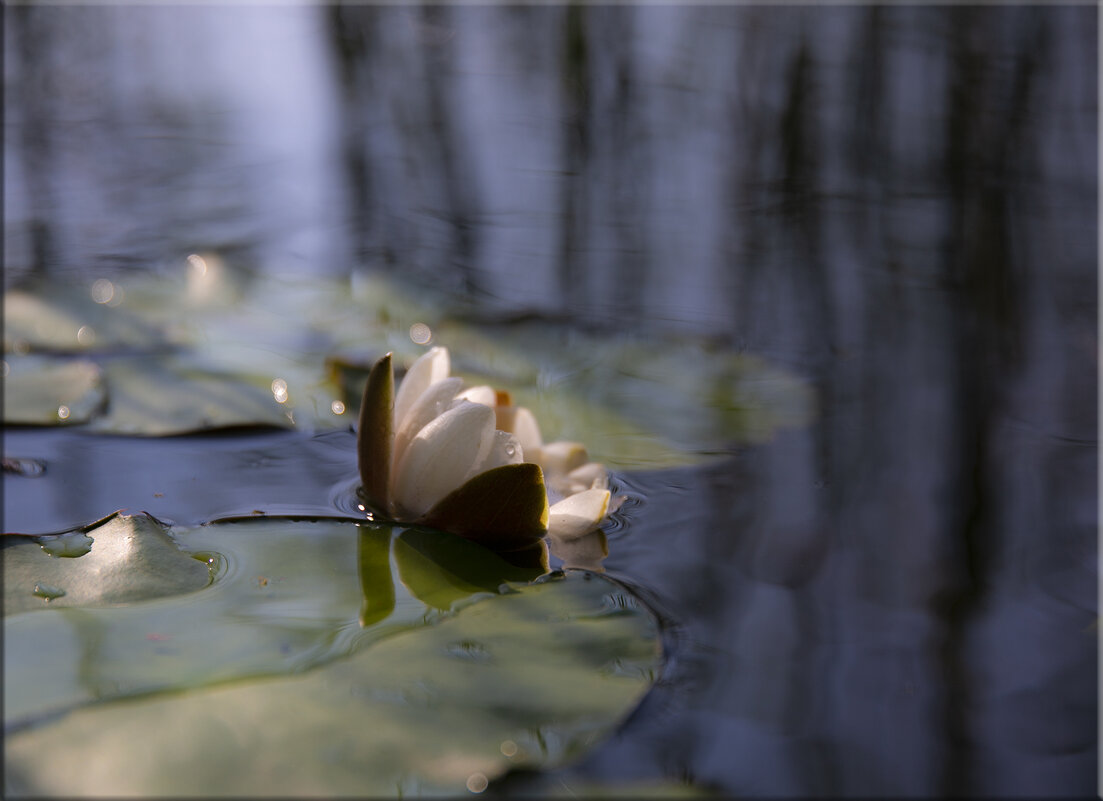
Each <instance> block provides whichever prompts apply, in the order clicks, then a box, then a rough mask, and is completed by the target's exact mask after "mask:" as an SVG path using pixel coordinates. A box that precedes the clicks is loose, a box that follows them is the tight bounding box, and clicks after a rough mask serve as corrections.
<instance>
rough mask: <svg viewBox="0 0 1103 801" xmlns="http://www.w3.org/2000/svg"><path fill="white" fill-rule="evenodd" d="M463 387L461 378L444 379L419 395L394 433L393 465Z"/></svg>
mask: <svg viewBox="0 0 1103 801" xmlns="http://www.w3.org/2000/svg"><path fill="white" fill-rule="evenodd" d="M462 386H463V379H461V378H445V379H444V380H443V381H438V382H436V383H435V384H433V385H431V386H430V387H429V388H428V389H427V390H425V391H424V392H422V393H421V396H420V397H418V399H417V401H416V402H415V403H414V405H413V406H412V407H410V410H409V411H408V412H407V413H406V416H405V418H404V419H403V421H402V424H401V425H399V426H398V427H397V428H396V429H395V432H394V456H393V457H392V458H393V460H394V464H395V465H397V464H398V463H399V462H400V461H402V456H403V454H405V453H406V448H407V447H409V445H410V440H412V439H413V438H414V437H415V436H417V433H418V432H419V431H421V429H423V428H425V426H427V425H428V424H429V423H430V422H431V421H432V420H433V419H434V418H436V417H439V416H440V415H442V414H444V412H446V411H447V410H448V407H449V406H450V405H451V403H452V401H453V400H454V399H455V397H456V393H457V392H459V391H460V388H461V387H462Z"/></svg>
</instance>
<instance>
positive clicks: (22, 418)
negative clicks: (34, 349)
mask: <svg viewBox="0 0 1103 801" xmlns="http://www.w3.org/2000/svg"><path fill="white" fill-rule="evenodd" d="M5 363H6V364H7V366H8V373H7V376H6V377H5V378H4V423H5V424H6V425H40V426H52V425H74V424H77V423H87V422H88V421H89V420H91V419H92V418H93V417H94V416H95V415H96V414H97V413H99V412H100V410H101V409H102V408H103V406H104V404H105V403H106V402H107V391H106V389H105V387H104V381H103V374H102V372H101V370H100V368H99V367H98V366H97V365H96V364H95V362H91V361H88V360H86V359H47V358H43V357H40V356H8V357H6V359H5Z"/></svg>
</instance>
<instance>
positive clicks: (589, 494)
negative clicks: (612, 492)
mask: <svg viewBox="0 0 1103 801" xmlns="http://www.w3.org/2000/svg"><path fill="white" fill-rule="evenodd" d="M608 509H609V490H606V489H590V490H586V491H585V492H579V493H577V494H575V495H572V496H570V497H569V498H564V499H563V500H561V501H560V502H559V503H557V504H555V505H554V506H553V507H552V508H551V509H549V510H548V534H549V535H551V536H553V537H559V538H560V539H566V540H569V539H574V538H576V537H581V536H582V535H583V534H589V533H590V532H591V531H593V530H594V529H596V528H597V527H598V526H599V525H600V524H601V521H602V519H603V518H604V517H605V512H606V511H607V510H608Z"/></svg>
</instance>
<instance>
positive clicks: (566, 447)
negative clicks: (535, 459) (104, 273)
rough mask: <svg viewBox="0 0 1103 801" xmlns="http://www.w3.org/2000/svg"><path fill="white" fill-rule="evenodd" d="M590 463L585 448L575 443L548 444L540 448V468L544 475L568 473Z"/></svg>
mask: <svg viewBox="0 0 1103 801" xmlns="http://www.w3.org/2000/svg"><path fill="white" fill-rule="evenodd" d="M588 461H590V455H589V454H588V453H587V452H586V447H585V446H584V445H581V444H579V443H577V442H549V443H548V444H547V445H544V446H543V447H542V448H540V466H541V467H543V468H544V472H545V473H563V474H566V473H569V472H571V471H572V470H574V469H575V468H577V467H582V465H584V464H586V463H587V462H588Z"/></svg>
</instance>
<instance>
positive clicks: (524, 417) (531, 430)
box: [495, 406, 544, 462]
mask: <svg viewBox="0 0 1103 801" xmlns="http://www.w3.org/2000/svg"><path fill="white" fill-rule="evenodd" d="M495 412H496V414H497V422H496V425H497V426H498V428H499V429H500V430H501V431H508V432H509V433H511V434H516V435H517V439H518V440H519V441H520V443H521V447H522V448H523V449H524V451H525V458H526V459H528V460H529V461H530V462H535V461H536V459H537V453H538V452H539V450H540V446H541V445H543V444H544V438H543V437H542V436H541V435H540V426H539V424H537V422H536V417H535V416H533V414H532V412H530V411H529V410H528V409H526V408H525V407H524V406H499V407H498V408H497V409H495Z"/></svg>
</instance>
